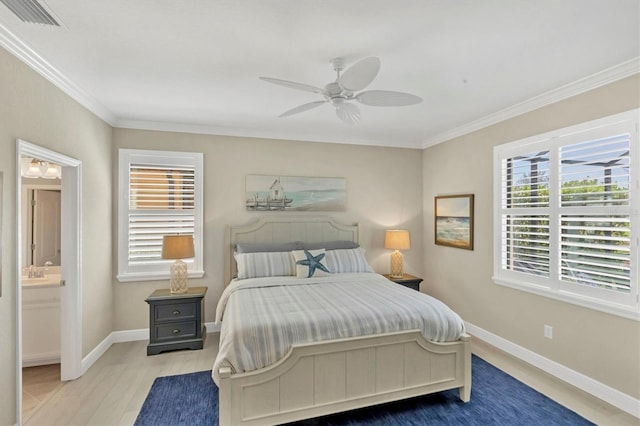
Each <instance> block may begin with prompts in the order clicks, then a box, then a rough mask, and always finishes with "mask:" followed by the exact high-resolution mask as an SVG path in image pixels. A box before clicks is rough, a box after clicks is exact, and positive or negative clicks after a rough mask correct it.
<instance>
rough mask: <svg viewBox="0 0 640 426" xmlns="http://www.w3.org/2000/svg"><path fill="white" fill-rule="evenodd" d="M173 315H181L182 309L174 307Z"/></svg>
mask: <svg viewBox="0 0 640 426" xmlns="http://www.w3.org/2000/svg"><path fill="white" fill-rule="evenodd" d="M172 314H173V315H180V311H179V310H177V309H174V310H173V312H172Z"/></svg>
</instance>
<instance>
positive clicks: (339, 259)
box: [326, 248, 373, 274]
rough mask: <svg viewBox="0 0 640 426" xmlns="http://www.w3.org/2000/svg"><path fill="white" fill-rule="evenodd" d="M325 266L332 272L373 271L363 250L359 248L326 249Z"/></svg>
mask: <svg viewBox="0 0 640 426" xmlns="http://www.w3.org/2000/svg"><path fill="white" fill-rule="evenodd" d="M326 259H327V266H328V267H329V270H330V271H331V272H332V273H334V274H340V273H342V274H344V273H348V272H373V269H372V268H371V266H370V265H369V263H368V262H367V259H365V258H364V250H362V249H361V248H355V249H345V250H327V252H326Z"/></svg>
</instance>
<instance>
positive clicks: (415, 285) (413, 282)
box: [383, 274, 422, 291]
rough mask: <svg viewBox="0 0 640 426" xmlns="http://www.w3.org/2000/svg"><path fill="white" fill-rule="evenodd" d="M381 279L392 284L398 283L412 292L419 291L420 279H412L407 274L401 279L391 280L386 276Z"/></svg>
mask: <svg viewBox="0 0 640 426" xmlns="http://www.w3.org/2000/svg"><path fill="white" fill-rule="evenodd" d="M383 277H385V278H386V279H388V280H390V281H393V282H394V283H398V284H400V285H403V286H405V287H409V288H411V289H413V290H417V291H420V283H421V282H422V278H419V277H414V276H413V275H409V274H404V276H403V277H402V278H391V277H390V276H389V275H388V274H384V275H383Z"/></svg>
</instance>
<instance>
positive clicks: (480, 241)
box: [423, 75, 640, 398]
mask: <svg viewBox="0 0 640 426" xmlns="http://www.w3.org/2000/svg"><path fill="white" fill-rule="evenodd" d="M639 106H640V77H639V76H638V75H636V76H634V77H630V78H627V79H624V80H621V81H619V82H616V83H613V84H610V85H608V86H605V87H602V88H599V89H597V90H593V91H591V92H588V93H585V94H582V95H579V96H576V97H573V98H570V99H567V100H564V101H562V102H558V103H556V104H554V105H551V106H547V107H544V108H541V109H539V110H536V111H533V112H530V113H528V114H524V115H522V116H519V117H516V118H513V119H510V120H507V121H505V122H502V123H499V124H496V125H494V126H491V127H488V128H485V129H483V130H480V131H477V132H474V133H471V134H469V135H465V136H463V137H459V138H457V139H454V140H451V141H448V142H446V143H443V144H440V145H436V146H434V147H431V148H428V149H425V150H424V153H423V158H424V184H423V187H424V220H425V225H424V229H425V238H424V271H425V281H426V283H427V289H428V291H429V292H430V293H432V294H433V295H435V296H436V297H438V298H440V299H442V300H444V301H445V302H446V303H448V304H449V305H450V306H451V307H452V308H454V309H455V310H456V311H457V312H458V313H459V314H460V315H461V316H462V317H463V318H464V319H465V320H466V321H468V322H470V323H472V324H474V325H476V326H478V327H481V328H483V329H484V330H487V331H489V332H491V333H494V334H496V335H498V336H500V337H502V338H505V339H507V340H509V341H511V342H513V343H515V344H517V345H520V346H523V347H525V348H527V349H529V350H531V351H533V352H536V353H538V354H540V355H542V356H544V357H546V358H549V359H551V360H553V361H556V362H558V363H560V364H562V365H565V366H567V367H569V368H571V369H573V370H575V371H577V372H580V373H582V374H585V375H587V376H589V377H592V378H593V379H595V380H597V381H600V382H602V383H604V384H606V385H609V386H611V387H613V388H615V389H618V390H620V391H622V392H624V393H626V394H628V395H631V396H632V397H634V398H640V362H639V361H638V360H640V323H638V322H637V321H632V320H627V319H623V318H620V317H616V316H612V315H608V314H604V313H600V312H597V311H593V310H590V309H586V308H581V307H578V306H576V305H571V304H567V303H563V302H558V301H554V300H551V299H547V298H544V297H540V296H536V295H533V294H530V293H526V292H522V291H518V290H514V289H511V288H507V287H503V286H499V285H496V284H494V283H493V281H492V280H491V275H492V267H493V248H492V247H493V224H492V203H493V193H492V191H493V187H492V172H493V169H492V167H493V147H494V146H495V145H499V144H502V143H507V142H511V141H514V140H518V139H520V138H524V137H527V136H531V135H535V134H539V133H544V132H547V131H550V130H553V129H557V128H562V127H566V126H570V125H573V124H577V123H581V122H585V121H589V120H592V119H596V118H600V117H604V116H607V115H611V114H615V113H619V112H623V111H627V110H630V109H633V108H637V107H639ZM456 193H457V194H460V193H473V194H475V250H473V251H466V250H459V249H454V248H450V247H442V246H436V245H435V244H434V243H433V241H434V230H433V220H434V212H433V210H434V209H433V197H434V196H436V195H442V194H456ZM544 324H550V325H552V326H553V327H554V329H553V339H552V340H549V339H546V338H544V337H543V326H544Z"/></svg>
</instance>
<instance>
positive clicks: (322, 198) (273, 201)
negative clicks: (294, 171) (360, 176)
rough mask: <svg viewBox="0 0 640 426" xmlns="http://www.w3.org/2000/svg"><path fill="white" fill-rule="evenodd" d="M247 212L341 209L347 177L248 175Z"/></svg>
mask: <svg viewBox="0 0 640 426" xmlns="http://www.w3.org/2000/svg"><path fill="white" fill-rule="evenodd" d="M245 192H246V197H245V198H246V208H247V210H249V211H325V212H327V211H344V210H346V205H347V180H346V179H345V178H340V177H303V176H275V175H273V176H272V175H247V177H246V181H245Z"/></svg>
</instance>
